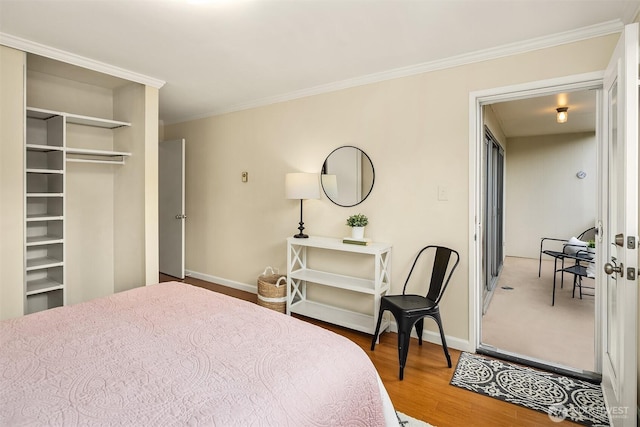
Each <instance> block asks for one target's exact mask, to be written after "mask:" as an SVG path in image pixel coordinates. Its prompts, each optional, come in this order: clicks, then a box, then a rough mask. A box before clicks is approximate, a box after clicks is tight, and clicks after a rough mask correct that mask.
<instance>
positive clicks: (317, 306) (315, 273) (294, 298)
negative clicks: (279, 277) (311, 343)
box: [287, 236, 391, 334]
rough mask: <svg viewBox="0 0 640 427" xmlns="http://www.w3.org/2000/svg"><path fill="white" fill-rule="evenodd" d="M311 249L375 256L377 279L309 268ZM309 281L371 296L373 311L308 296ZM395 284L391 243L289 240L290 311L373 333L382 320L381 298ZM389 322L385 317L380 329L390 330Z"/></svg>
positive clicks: (288, 307)
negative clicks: (358, 243) (343, 305)
mask: <svg viewBox="0 0 640 427" xmlns="http://www.w3.org/2000/svg"><path fill="white" fill-rule="evenodd" d="M307 248H317V249H326V250H329V251H334V252H335V256H340V254H341V253H344V252H350V253H356V254H362V255H363V256H373V257H375V260H374V272H373V276H372V277H373V279H369V278H362V277H355V276H347V275H343V274H336V273H332V272H330V271H320V270H313V269H310V268H307V266H308V264H307ZM307 283H313V284H315V285H321V286H328V287H334V288H339V289H344V290H348V291H353V292H357V293H360V294H364V295H370V296H371V298H373V302H374V304H373V312H372V313H367V314H363V313H359V312H355V311H351V310H345V309H343V308H338V307H334V306H331V305H329V304H326V303H319V302H315V301H312V300H309V299H307ZM390 287H391V245H390V244H388V243H371V244H369V245H366V246H364V245H352V244H346V243H342V240H341V239H336V238H330V237H314V236H310V237H309V238H306V239H300V238H295V237H289V238H288V239H287V314H289V315H290V314H291V313H297V314H300V315H303V316H307V317H311V318H314V319H318V320H322V321H324V322H328V323H332V324H335V325H340V326H344V327H346V328H349V329H354V330H356V331H360V332H365V333H368V334H373V333H374V332H375V327H376V322H377V320H378V311H379V309H380V297H381V296H382V295H384V294H386V293H387V291H389V289H390ZM388 326H389V321H388V320H387V319H383V322H382V325H381V327H380V332H382V331H384V330H385V329H387V327H388Z"/></svg>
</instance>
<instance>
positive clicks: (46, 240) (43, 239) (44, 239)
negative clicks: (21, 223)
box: [27, 235, 64, 246]
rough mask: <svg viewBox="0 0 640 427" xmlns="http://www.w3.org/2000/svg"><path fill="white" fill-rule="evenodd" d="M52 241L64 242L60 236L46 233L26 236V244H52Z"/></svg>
mask: <svg viewBox="0 0 640 427" xmlns="http://www.w3.org/2000/svg"><path fill="white" fill-rule="evenodd" d="M54 243H64V240H63V239H62V236H55V235H46V236H34V237H27V246H41V245H52V244H54Z"/></svg>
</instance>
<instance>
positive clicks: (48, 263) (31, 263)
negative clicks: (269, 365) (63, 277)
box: [27, 257, 64, 271]
mask: <svg viewBox="0 0 640 427" xmlns="http://www.w3.org/2000/svg"><path fill="white" fill-rule="evenodd" d="M62 265H64V263H63V262H62V261H61V260H59V259H55V258H51V257H42V258H32V259H28V260H27V271H32V270H42V269H45V268H51V267H59V266H62Z"/></svg>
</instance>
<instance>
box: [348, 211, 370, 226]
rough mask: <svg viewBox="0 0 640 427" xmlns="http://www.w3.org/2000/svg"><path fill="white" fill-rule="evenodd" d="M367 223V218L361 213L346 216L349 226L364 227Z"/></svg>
mask: <svg viewBox="0 0 640 427" xmlns="http://www.w3.org/2000/svg"><path fill="white" fill-rule="evenodd" d="M367 224H369V218H367V216H366V215H363V214H356V215H351V216H350V217H349V218H347V225H348V226H349V227H364V226H365V225H367Z"/></svg>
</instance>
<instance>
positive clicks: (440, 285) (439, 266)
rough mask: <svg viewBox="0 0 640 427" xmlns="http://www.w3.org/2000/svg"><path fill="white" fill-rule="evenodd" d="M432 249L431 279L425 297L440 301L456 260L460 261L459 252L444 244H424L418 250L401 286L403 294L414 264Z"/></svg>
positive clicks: (456, 262)
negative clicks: (433, 252) (433, 253)
mask: <svg viewBox="0 0 640 427" xmlns="http://www.w3.org/2000/svg"><path fill="white" fill-rule="evenodd" d="M434 250H435V255H434V257H433V267H432V269H431V281H430V283H429V290H428V291H427V298H428V299H430V300H431V301H434V302H435V303H436V304H437V303H439V302H440V298H442V295H443V294H444V291H445V289H447V285H448V284H449V280H451V276H452V275H453V272H454V271H455V269H456V267H457V266H458V262H460V254H458V252H457V251H455V250H453V249H449V248H447V247H444V246H437V245H429V246H425V247H424V248H422V249H421V250H420V252H418V255H416V259H415V260H414V261H413V265H412V266H411V270H409V274H408V275H407V280H406V281H405V282H404V287H403V288H402V294H403V295H404V294H405V293H406V291H407V284H408V283H409V279H410V278H411V274H412V273H413V269H414V268H415V267H416V264H417V263H418V260H419V259H420V257H421V256H422V254H423V253H427V252H429V251H431V252H432V251H434ZM452 257H453V260H454V263H453V265H451V261H452Z"/></svg>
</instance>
